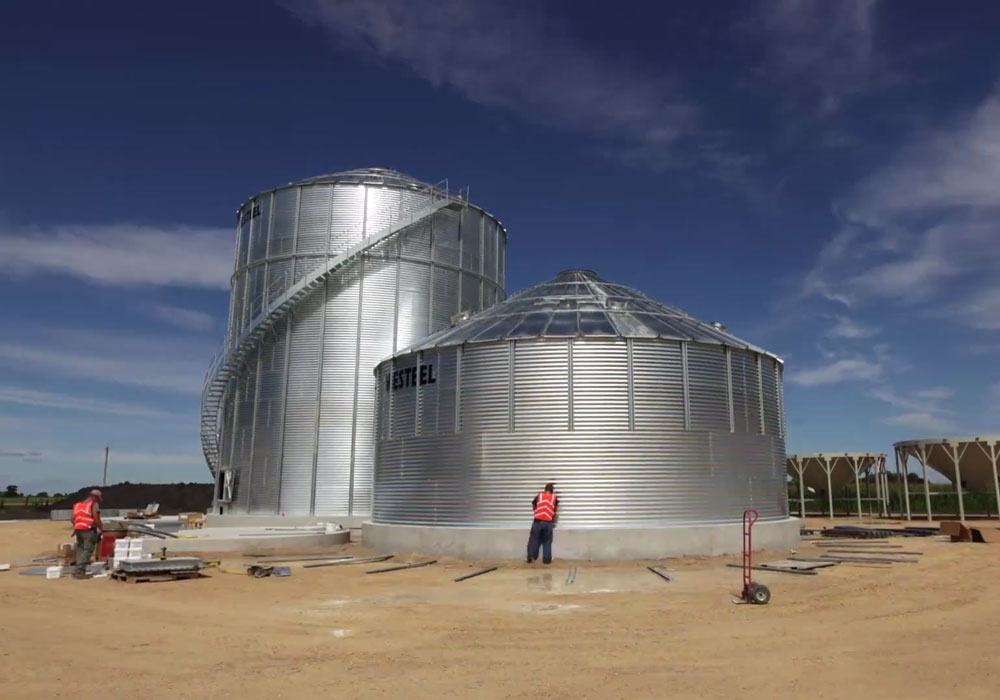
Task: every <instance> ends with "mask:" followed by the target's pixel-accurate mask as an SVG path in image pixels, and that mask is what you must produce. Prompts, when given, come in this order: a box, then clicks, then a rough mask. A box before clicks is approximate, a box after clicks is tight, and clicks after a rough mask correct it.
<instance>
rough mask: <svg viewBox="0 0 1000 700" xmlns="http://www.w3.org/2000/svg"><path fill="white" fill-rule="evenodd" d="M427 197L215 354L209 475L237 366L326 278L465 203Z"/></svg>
mask: <svg viewBox="0 0 1000 700" xmlns="http://www.w3.org/2000/svg"><path fill="white" fill-rule="evenodd" d="M430 194H431V201H430V202H429V203H428V204H427V205H426V206H425V207H422V208H420V209H418V210H416V211H414V212H411V213H410V214H408V215H405V216H402V217H400V218H398V219H395V220H394V221H393V222H392V223H390V224H389V225H388V226H386V227H385V228H383V229H381V230H379V231H376V232H375V233H373V234H372V235H370V236H366V237H364V238H362V239H361V240H360V241H358V242H357V243H355V244H354V245H352V246H350V247H349V248H347V249H346V250H344V251H343V252H341V253H340V254H338V255H337V256H336V257H333V258H330V259H329V260H327V262H326V264H325V265H321V266H320V267H319V268H317V269H316V270H314V271H312V272H310V273H308V274H307V275H306V276H305V277H303V278H302V279H301V280H299V281H298V282H296V283H295V284H293V285H291V286H290V287H289V288H288V289H287V290H285V292H284V293H283V294H281V296H279V297H278V298H277V299H275V300H274V301H273V302H270V303H269V304H268V305H267V306H266V308H263V309H262V310H261V311H260V313H258V314H257V316H256V317H255V318H254V319H252V320H251V321H250V323H249V324H248V325H247V328H246V330H244V331H243V332H242V333H241V334H240V335H239V336H238V337H237V338H236V339H235V341H233V342H232V343H227V344H225V345H224V346H223V347H222V348H221V349H220V351H219V352H218V353H217V354H216V356H215V359H214V360H213V361H212V364H211V365H209V368H208V372H207V373H206V375H205V383H204V386H203V387H202V393H201V411H200V430H199V433H200V436H201V449H202V452H204V454H205V461H206V462H207V463H208V466H209V469H211V471H212V474H213V475H217V472H218V468H219V457H220V454H221V448H220V445H219V439H220V432H221V425H220V423H221V417H222V416H221V412H222V406H223V405H224V404H225V399H226V396H227V394H228V393H229V391H230V385H231V383H232V380H233V379H234V378H235V376H236V374H237V372H238V370H239V368H240V366H241V365H242V364H243V362H244V361H245V360H246V359H247V357H248V356H249V355H250V353H251V352H252V351H253V350H254V349H255V348H256V347H257V346H258V344H259V341H260V340H261V339H262V338H263V337H264V335H265V334H266V333H267V331H268V330H270V329H272V328H274V326H275V324H277V323H278V321H280V320H281V319H283V318H284V317H285V316H287V315H288V313H289V312H290V311H291V310H292V309H293V308H295V307H296V306H297V305H298V304H299V303H300V302H301V301H302V300H303V299H305V298H306V297H307V296H308V295H309V294H310V293H312V292H313V291H314V290H315V289H317V288H318V287H320V286H321V285H322V284H323V283H324V282H325V281H326V280H327V279H328V278H329V277H331V276H332V275H333V274H334V273H336V272H337V271H338V270H340V269H342V268H344V267H345V266H347V265H350V264H351V263H353V262H355V261H356V260H358V259H360V258H361V257H363V256H364V255H365V253H367V252H368V251H369V250H370V249H371V248H373V247H375V246H377V245H378V244H380V243H382V242H383V241H385V240H387V239H389V238H391V237H392V236H395V235H397V234H399V233H401V232H402V231H404V230H405V229H407V228H409V227H411V226H413V225H415V224H417V223H419V222H421V221H423V220H424V219H426V218H428V217H430V216H433V215H434V214H435V213H436V212H438V211H440V210H441V209H445V208H449V209H455V210H460V209H462V208H463V207H465V206H467V205H468V199H466V198H463V197H462V196H461V194H460V195H459V196H453V195H451V194H450V193H448V191H447V190H443V191H442V190H439V189H437V188H435V189H433V190H431V192H430ZM286 362H287V358H286Z"/></svg>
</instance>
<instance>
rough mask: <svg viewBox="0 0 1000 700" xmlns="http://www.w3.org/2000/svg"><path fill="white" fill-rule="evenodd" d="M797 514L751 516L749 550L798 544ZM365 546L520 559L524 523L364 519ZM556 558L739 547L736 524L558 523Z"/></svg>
mask: <svg viewBox="0 0 1000 700" xmlns="http://www.w3.org/2000/svg"><path fill="white" fill-rule="evenodd" d="M800 525H801V521H800V520H799V519H798V518H785V519H782V520H771V521H757V524H756V525H754V528H753V545H754V547H753V548H754V550H763V549H768V550H775V551H789V550H791V549H794V548H795V547H796V546H798V543H799V529H800ZM362 537H363V541H364V544H365V546H367V547H370V548H372V549H374V550H375V551H377V552H384V553H389V552H422V553H427V554H442V555H447V556H453V557H459V558H461V559H523V558H524V555H525V550H526V546H527V542H528V528H527V527H524V528H471V527H426V526H414V525H384V524H380V523H372V522H366V523H365V524H364V529H363V535H362ZM552 547H553V551H554V552H555V553H556V556H558V557H559V559H583V560H588V561H628V560H639V559H661V558H664V557H681V556H706V555H707V556H715V555H720V554H735V553H739V552H741V551H742V550H743V525H742V523H727V524H722V525H691V526H674V527H649V528H560V527H557V528H556V530H555V535H554V537H553V543H552Z"/></svg>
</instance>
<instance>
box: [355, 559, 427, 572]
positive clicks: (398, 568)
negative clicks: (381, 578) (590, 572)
mask: <svg viewBox="0 0 1000 700" xmlns="http://www.w3.org/2000/svg"><path fill="white" fill-rule="evenodd" d="M436 563H437V559H431V560H430V561H418V562H414V563H412V564H400V565H399V566H387V567H386V568H384V569H369V570H368V571H366V572H365V573H366V574H386V573H389V572H390V571H402V570H403V569H418V568H420V567H421V566H430V565H431V564H436Z"/></svg>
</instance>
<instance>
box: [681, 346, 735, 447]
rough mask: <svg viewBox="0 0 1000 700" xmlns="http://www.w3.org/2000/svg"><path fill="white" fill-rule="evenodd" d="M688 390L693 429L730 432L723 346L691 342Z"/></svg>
mask: <svg viewBox="0 0 1000 700" xmlns="http://www.w3.org/2000/svg"><path fill="white" fill-rule="evenodd" d="M734 354H735V353H734ZM688 390H689V391H690V393H691V395H690V397H689V399H688V401H689V404H690V407H691V428H692V429H693V430H717V431H725V432H729V397H728V386H727V382H726V355H725V351H724V350H723V348H722V346H720V345H701V344H700V343H688Z"/></svg>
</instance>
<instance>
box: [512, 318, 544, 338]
mask: <svg viewBox="0 0 1000 700" xmlns="http://www.w3.org/2000/svg"><path fill="white" fill-rule="evenodd" d="M551 316H552V314H549V313H544V312H541V313H539V312H536V313H530V314H526V315H525V316H522V317H521V322H520V323H519V324H517V326H515V328H514V330H512V331H511V332H510V333H509V334H508V335H507V337H508V338H537V337H539V336H540V335H542V332H543V331H544V330H545V326H547V325H549V319H550V318H551Z"/></svg>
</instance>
